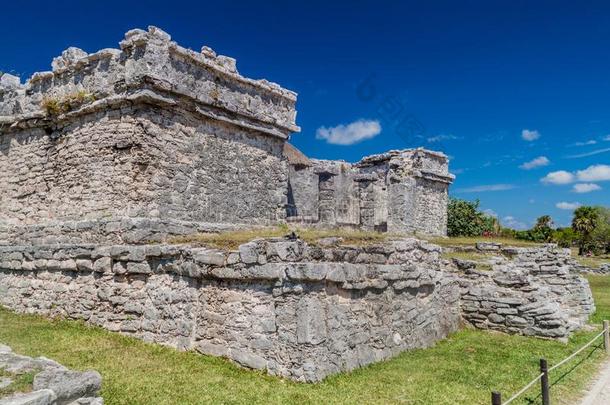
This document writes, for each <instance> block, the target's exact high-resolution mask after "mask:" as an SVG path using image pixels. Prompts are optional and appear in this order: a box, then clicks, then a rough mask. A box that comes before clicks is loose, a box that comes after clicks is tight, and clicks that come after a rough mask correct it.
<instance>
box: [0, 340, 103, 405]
mask: <svg viewBox="0 0 610 405" xmlns="http://www.w3.org/2000/svg"><path fill="white" fill-rule="evenodd" d="M0 370H2V371H3V372H4V373H5V374H8V376H4V377H0V389H2V388H11V384H13V383H14V380H15V379H16V377H19V376H20V375H23V374H26V373H33V374H34V380H33V383H32V387H31V388H32V390H31V391H30V392H17V393H15V394H13V395H10V396H6V397H4V398H2V397H0V405H66V404H68V405H102V404H103V403H104V400H103V399H102V398H101V397H99V396H98V395H99V390H100V388H101V385H102V377H101V376H100V374H99V373H98V372H97V371H84V372H79V371H73V370H69V369H67V368H66V367H64V366H62V365H61V364H59V363H57V362H55V361H53V360H49V359H47V358H44V357H38V358H36V359H33V358H31V357H27V356H22V355H19V354H17V353H14V352H13V351H12V350H11V348H10V347H8V346H5V345H2V344H0ZM0 395H1V394H0Z"/></svg>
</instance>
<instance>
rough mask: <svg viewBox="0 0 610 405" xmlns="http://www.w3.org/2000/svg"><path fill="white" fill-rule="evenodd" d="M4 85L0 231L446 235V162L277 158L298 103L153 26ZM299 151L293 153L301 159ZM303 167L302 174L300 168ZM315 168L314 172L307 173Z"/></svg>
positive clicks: (397, 156)
mask: <svg viewBox="0 0 610 405" xmlns="http://www.w3.org/2000/svg"><path fill="white" fill-rule="evenodd" d="M52 68H53V70H52V71H50V72H39V73H35V74H34V75H33V76H32V77H31V78H30V79H29V80H28V81H27V82H26V83H25V84H21V83H20V81H19V79H18V78H16V77H13V76H10V75H7V74H4V75H1V76H0V171H2V172H4V173H8V174H9V175H7V176H3V177H1V178H0V226H1V225H2V224H3V223H4V224H10V225H31V224H46V223H54V222H61V221H80V220H83V219H86V220H92V219H96V220H99V219H106V218H113V219H117V218H119V219H122V218H129V217H132V218H133V217H142V218H162V219H163V220H176V221H192V222H200V223H209V224H216V225H217V226H220V227H222V226H231V225H241V226H242V227H243V226H252V225H270V224H278V223H284V222H285V221H286V219H287V218H288V220H289V221H291V222H296V223H301V224H315V225H320V226H325V227H336V226H345V227H353V228H359V229H364V230H377V231H389V232H393V233H420V234H428V235H445V234H446V221H447V218H446V206H447V189H448V186H449V184H450V183H451V182H452V181H453V178H454V177H453V176H452V175H450V174H449V172H448V160H447V156H445V155H444V154H442V153H439V152H432V151H427V150H424V149H421V148H420V149H413V150H403V151H390V152H388V153H384V154H380V155H373V156H368V157H366V158H364V159H362V160H361V161H360V162H358V163H355V164H348V163H346V162H341V161H323V160H308V159H307V158H306V157H304V156H303V159H297V161H298V163H295V162H294V161H291V159H290V158H288V157H287V156H285V154H284V151H285V147H286V145H287V142H286V141H287V140H288V139H289V137H290V135H291V133H293V132H297V131H299V127H298V126H296V124H295V119H296V110H295V104H296V94H295V93H294V92H291V91H289V90H286V89H283V88H281V87H280V86H278V85H277V84H274V83H270V82H268V81H266V80H252V79H248V78H245V77H243V76H241V75H239V73H238V72H237V68H236V63H235V60H234V59H232V58H229V57H226V56H219V55H216V54H215V53H214V51H212V50H211V49H210V48H208V47H203V48H202V50H201V52H194V51H192V50H189V49H185V48H183V47H181V46H179V45H177V44H176V43H175V42H173V41H171V37H170V36H169V35H168V34H167V33H165V32H163V31H162V30H160V29H158V28H156V27H149V29H148V31H143V30H131V31H129V32H127V33H126V34H125V39H124V40H123V41H121V43H120V49H103V50H101V51H98V52H95V53H92V54H88V53H86V52H84V51H82V50H80V49H78V48H68V49H67V50H66V51H64V52H63V53H62V55H61V56H59V57H57V58H55V59H54V60H53V63H52ZM296 153H297V154H298V153H299V152H296ZM303 162H305V164H303ZM310 163H312V164H310Z"/></svg>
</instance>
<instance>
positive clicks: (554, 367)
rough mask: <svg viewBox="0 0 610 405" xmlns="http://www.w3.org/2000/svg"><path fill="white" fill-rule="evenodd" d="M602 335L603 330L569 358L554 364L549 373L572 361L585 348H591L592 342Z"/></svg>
mask: <svg viewBox="0 0 610 405" xmlns="http://www.w3.org/2000/svg"><path fill="white" fill-rule="evenodd" d="M604 333H606V331H605V330H603V331H601V332H600V333H599V334H598V335H597V336H595V337H594V338H593V339H591V341H590V342H589V343H587V344H586V345H584V346H583V347H581V348H580V349H578V350H577V351H575V352H574V353H572V354H571V355H570V356H568V357H566V358H565V359H563V360H561V361H560V362H559V363H557V364H555V365H554V366H553V367H550V368H549V372H550V371H553V370H555V369H556V368H557V367H560V366H562V365H564V364H565V363H567V362H568V361H570V360H572V359H573V358H574V356H576V355H577V354H578V353H580V352H582V351H583V350H585V349H586V348H587V347H589V346H591V345H592V344H593V342H595V341H596V340H597V339H598V338H599V337H600V336H602V335H603V334H604Z"/></svg>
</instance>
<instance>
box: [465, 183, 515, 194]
mask: <svg viewBox="0 0 610 405" xmlns="http://www.w3.org/2000/svg"><path fill="white" fill-rule="evenodd" d="M513 188H515V186H514V184H486V185H482V186H474V187H466V188H458V189H457V190H455V191H456V193H481V192H485V191H504V190H512V189H513Z"/></svg>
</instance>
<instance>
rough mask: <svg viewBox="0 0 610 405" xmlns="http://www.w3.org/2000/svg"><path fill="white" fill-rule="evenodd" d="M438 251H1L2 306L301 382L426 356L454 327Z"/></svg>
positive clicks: (294, 246) (276, 244) (280, 244)
mask: <svg viewBox="0 0 610 405" xmlns="http://www.w3.org/2000/svg"><path fill="white" fill-rule="evenodd" d="M458 298H459V289H458V285H457V281H456V280H455V278H454V277H451V276H449V277H448V276H446V275H445V274H444V273H443V272H441V270H440V261H439V248H438V247H437V246H434V245H430V244H428V243H426V242H421V241H418V240H415V239H406V240H399V241H394V242H390V243H387V244H385V245H383V246H368V247H364V248H356V247H345V246H343V247H341V246H337V247H325V248H321V247H316V246H311V245H307V244H305V243H303V242H301V241H288V240H267V241H265V240H258V241H253V242H251V243H248V244H245V245H242V246H241V247H240V248H239V251H236V252H222V251H217V250H210V249H206V248H193V247H188V246H170V245H147V246H128V245H115V246H99V245H98V246H94V245H72V246H70V245H64V246H57V245H55V246H38V247H33V246H22V247H16V246H8V247H2V248H0V304H2V305H4V306H6V307H8V308H11V309H13V310H17V311H20V312H27V313H41V314H46V315H60V316H64V317H68V318H73V319H83V320H86V321H87V322H89V323H92V324H95V325H100V326H102V327H104V328H106V329H109V330H112V331H120V332H122V333H126V334H130V335H134V336H137V337H139V338H142V339H145V340H147V341H151V342H157V343H162V344H167V345H171V346H174V347H177V348H180V349H192V348H194V349H197V350H199V351H201V352H202V353H207V354H212V355H218V356H225V357H228V358H230V359H232V360H234V361H236V362H238V363H239V364H242V365H245V366H248V367H252V368H259V369H266V370H267V371H268V372H269V373H271V374H277V375H281V376H285V377H289V378H292V379H296V380H299V381H317V380H320V379H321V378H323V377H325V376H326V375H329V374H332V373H336V372H339V371H344V370H351V369H353V368H356V367H359V366H362V365H365V364H368V363H371V362H374V361H379V360H382V359H385V358H388V357H391V356H394V355H396V354H398V353H399V352H401V351H403V350H407V349H412V348H419V347H427V346H430V345H431V344H433V343H434V342H436V341H437V340H439V339H442V338H444V337H446V336H447V334H448V333H450V332H452V331H455V330H456V329H457V327H458V324H459V318H460V315H459V303H458Z"/></svg>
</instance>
